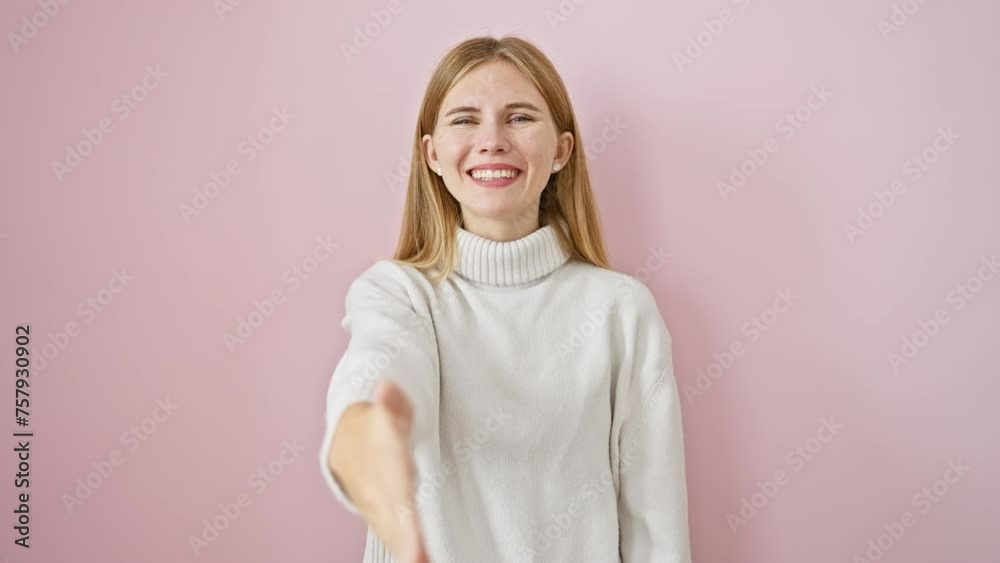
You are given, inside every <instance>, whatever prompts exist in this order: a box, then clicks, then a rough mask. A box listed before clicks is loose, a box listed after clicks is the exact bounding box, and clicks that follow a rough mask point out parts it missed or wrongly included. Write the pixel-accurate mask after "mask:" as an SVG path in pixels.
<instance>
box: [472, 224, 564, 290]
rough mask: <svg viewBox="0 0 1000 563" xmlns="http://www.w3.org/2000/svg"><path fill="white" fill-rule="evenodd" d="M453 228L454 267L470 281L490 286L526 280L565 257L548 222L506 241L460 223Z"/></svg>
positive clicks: (531, 280)
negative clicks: (480, 233)
mask: <svg viewBox="0 0 1000 563" xmlns="http://www.w3.org/2000/svg"><path fill="white" fill-rule="evenodd" d="M457 229H458V230H457V241H458V257H457V261H456V264H455V270H456V271H457V272H458V273H459V274H461V276H462V277H464V278H466V279H468V280H470V281H473V282H477V283H481V284H485V285H494V286H514V285H521V284H527V283H531V282H533V281H535V280H537V279H539V278H541V277H543V276H545V275H548V274H550V273H551V272H553V271H554V270H555V269H556V268H558V267H559V266H562V265H563V264H565V263H566V261H567V260H569V255H568V254H567V253H566V252H565V251H563V249H562V247H561V246H559V239H558V238H556V232H555V228H554V227H553V226H552V225H546V226H544V227H542V228H540V229H538V230H536V231H534V232H532V233H531V234H528V235H526V236H524V237H521V238H519V239H517V240H512V241H508V242H499V241H495V240H490V239H488V238H485V237H481V236H479V235H477V234H475V233H472V232H469V231H467V230H465V229H463V228H462V227H457Z"/></svg>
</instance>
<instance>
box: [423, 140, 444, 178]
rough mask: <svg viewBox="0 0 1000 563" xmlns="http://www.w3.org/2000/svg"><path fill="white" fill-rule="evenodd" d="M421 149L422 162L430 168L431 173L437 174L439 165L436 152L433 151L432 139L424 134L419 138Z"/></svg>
mask: <svg viewBox="0 0 1000 563" xmlns="http://www.w3.org/2000/svg"><path fill="white" fill-rule="evenodd" d="M420 144H421V148H422V149H423V154H424V161H426V162H427V166H429V167H430V168H431V172H432V173H434V174H437V169H438V166H440V163H439V162H438V158H437V151H436V150H434V139H433V138H432V137H431V136H430V134H426V135H424V136H423V137H421V138H420Z"/></svg>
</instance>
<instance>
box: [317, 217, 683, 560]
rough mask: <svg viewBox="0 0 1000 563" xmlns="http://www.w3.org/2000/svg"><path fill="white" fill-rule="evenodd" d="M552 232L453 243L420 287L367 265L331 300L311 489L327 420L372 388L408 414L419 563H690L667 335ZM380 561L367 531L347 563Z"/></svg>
mask: <svg viewBox="0 0 1000 563" xmlns="http://www.w3.org/2000/svg"><path fill="white" fill-rule="evenodd" d="M553 229H554V227H553V226H551V225H547V226H544V227H542V228H540V229H538V230H536V231H534V232H532V233H530V234H528V235H526V236H524V237H522V238H520V239H518V240H514V241H509V242H499V241H493V240H489V239H487V238H484V237H481V236H479V235H476V234H474V233H472V232H469V231H466V230H465V229H462V228H459V229H458V231H457V234H456V236H457V243H458V259H457V263H456V267H455V269H454V272H453V273H452V274H450V275H449V276H448V277H447V278H446V280H445V281H444V282H442V283H441V284H440V285H438V286H434V285H433V284H431V282H430V281H429V280H428V279H427V278H426V277H424V275H423V274H421V273H420V272H419V271H418V270H416V269H415V268H413V267H411V266H409V265H406V264H402V263H399V262H395V261H393V260H388V259H387V260H380V261H377V262H375V263H374V265H372V266H370V267H369V268H368V269H367V270H365V271H364V272H363V273H362V274H361V275H360V276H358V277H357V278H355V279H354V280H353V281H352V283H351V285H350V287H349V289H348V291H347V295H346V298H345V314H344V319H343V322H342V326H343V328H344V329H345V330H346V331H347V332H348V333H349V334H350V339H349V342H348V345H347V349H346V351H345V352H344V355H343V356H342V357H341V358H340V360H339V362H338V363H337V366H336V368H335V370H334V372H333V376H332V378H331V380H330V386H329V391H328V394H327V415H326V434H325V437H324V439H323V446H322V448H321V451H320V463H321V467H322V473H323V477H324V479H325V481H326V483H327V485H328V486H329V488H330V489H331V490H332V492H333V494H334V495H335V496H336V498H337V499H338V500H339V502H340V503H341V504H342V505H343V506H344V507H345V508H346V509H347V510H348V511H349V512H351V513H352V514H355V515H360V514H359V512H358V509H357V506H356V505H355V504H354V503H353V502H352V501H351V499H350V498H349V497H348V496H347V494H346V493H345V491H344V489H343V488H342V487H341V485H340V483H339V482H338V480H337V479H336V478H335V477H334V476H333V475H332V473H331V472H330V471H329V470H328V469H327V465H326V460H327V456H328V454H329V447H330V442H331V439H332V437H333V432H334V430H335V428H336V425H337V422H338V420H339V419H340V417H341V415H342V414H343V412H344V411H345V410H346V409H347V407H349V406H350V405H351V404H353V403H355V402H357V401H371V400H372V396H373V391H374V387H375V383H376V382H377V381H378V380H379V379H380V378H383V377H384V378H389V379H390V380H392V381H394V382H395V383H396V384H397V385H398V386H399V387H400V388H401V390H402V391H403V392H404V394H405V395H406V396H407V397H408V399H409V400H410V402H411V404H412V406H413V416H414V425H413V433H412V445H413V455H414V462H415V465H416V470H417V474H416V481H415V485H416V492H415V498H414V502H413V505H412V506H411V507H409V508H400V507H397V509H398V511H399V512H400V514H401V515H405V514H406V511H407V510H415V511H416V513H417V515H418V517H419V521H420V523H421V526H422V530H423V534H424V539H425V543H426V545H427V549H428V554H429V556H430V560H431V561H432V562H433V563H492V562H498V563H500V562H502V563H519V562H560V563H561V562H572V563H583V562H587V563H590V562H596V563H608V562H615V561H622V562H625V563H689V562H690V559H691V555H690V547H689V535H688V514H687V489H686V478H685V465H684V446H683V433H682V427H681V405H680V401H679V397H678V393H677V385H676V382H675V379H674V372H673V366H672V360H671V337H670V334H669V332H668V331H667V327H666V325H665V323H664V321H663V318H662V317H661V315H660V312H659V310H658V308H657V304H656V301H655V299H654V297H653V295H652V293H651V292H650V291H649V289H648V288H647V287H646V285H645V284H643V283H642V282H641V281H640V280H638V279H636V278H634V277H632V276H628V275H626V274H622V273H618V272H615V271H612V270H608V269H605V268H599V267H595V266H593V265H590V264H587V263H585V262H582V261H579V260H575V259H570V256H569V255H568V254H567V253H566V252H565V251H564V250H563V249H562V248H561V247H560V245H559V242H558V239H557V238H556V234H555V231H554V230H553ZM388 562H394V559H393V558H392V556H391V554H390V552H389V551H388V549H387V548H386V547H385V546H384V545H383V544H382V542H381V541H380V540H379V539H378V537H377V536H376V535H375V534H374V532H373V531H372V529H371V528H370V527H369V528H368V532H367V540H366V549H365V554H364V563H388Z"/></svg>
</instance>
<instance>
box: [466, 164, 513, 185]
mask: <svg viewBox="0 0 1000 563" xmlns="http://www.w3.org/2000/svg"><path fill="white" fill-rule="evenodd" d="M473 170H514V171H516V172H517V175H515V176H514V177H513V178H497V179H495V180H478V179H476V178H475V177H474V176H473V175H472V171H473ZM465 173H466V175H468V176H469V178H471V179H472V181H473V182H475V183H476V185H479V186H482V187H484V188H506V187H507V186H509V185H511V184H513V183H514V182H517V181H518V180H519V179H520V178H521V175H522V174H524V171H523V170H521V169H520V168H518V167H516V166H511V165H509V164H480V165H478V166H473V167H472V168H469V169H468V170H466V171H465Z"/></svg>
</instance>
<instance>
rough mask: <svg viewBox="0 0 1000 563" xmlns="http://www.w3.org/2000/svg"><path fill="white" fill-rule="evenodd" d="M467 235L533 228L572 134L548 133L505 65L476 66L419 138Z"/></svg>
mask: <svg viewBox="0 0 1000 563" xmlns="http://www.w3.org/2000/svg"><path fill="white" fill-rule="evenodd" d="M423 148H424V156H425V158H426V160H427V163H428V165H429V166H430V167H431V170H432V173H434V174H436V173H437V169H438V167H439V166H440V167H441V172H442V178H443V179H444V183H445V186H446V187H447V189H448V192H449V193H451V195H452V196H453V197H454V198H455V199H456V200H458V202H459V204H460V205H461V207H462V218H463V222H464V226H465V228H466V229H467V230H470V231H472V232H476V233H479V234H484V233H490V234H494V235H497V236H498V237H504V238H506V239H508V240H510V239H512V238H516V237H519V236H524V235H526V234H529V233H530V232H532V231H533V230H535V229H536V228H537V227H538V206H539V201H540V199H541V194H542V190H543V189H544V188H545V185H546V183H547V182H548V180H549V177H550V175H552V174H553V173H554V172H553V164H556V163H558V164H559V165H560V168H562V167H564V166H565V165H566V161H567V160H568V159H569V155H570V154H571V152H572V149H573V134H572V133H569V132H559V131H556V126H555V123H554V122H553V119H552V115H551V113H550V111H549V107H548V105H547V104H546V103H545V101H544V99H543V98H542V95H541V93H540V92H539V91H538V90H537V89H536V88H535V87H534V85H533V84H531V82H529V81H528V79H527V78H525V77H524V76H523V75H522V74H521V73H520V72H519V71H518V70H517V69H516V68H514V66H512V65H511V64H510V63H507V62H505V61H495V62H491V63H486V64H483V65H480V66H479V67H477V68H476V69H474V70H472V71H471V72H469V73H468V74H467V75H466V76H465V77H463V78H462V80H461V81H459V82H458V83H457V84H455V86H454V87H453V88H452V89H451V91H450V92H449V93H448V95H447V96H446V97H445V99H444V102H443V103H442V104H441V109H440V110H439V112H438V116H437V124H436V126H435V129H434V132H433V134H430V135H424V137H423Z"/></svg>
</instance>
